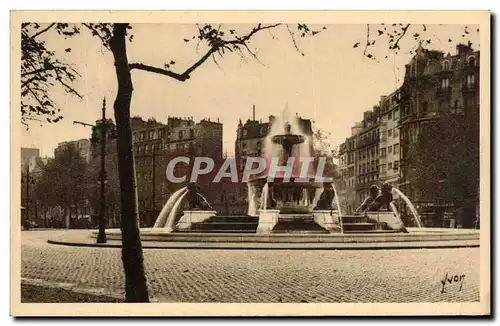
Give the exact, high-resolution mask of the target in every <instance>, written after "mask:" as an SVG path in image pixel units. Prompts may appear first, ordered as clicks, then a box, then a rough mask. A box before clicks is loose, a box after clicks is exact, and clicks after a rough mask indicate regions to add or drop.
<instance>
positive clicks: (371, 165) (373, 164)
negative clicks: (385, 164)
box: [358, 160, 378, 174]
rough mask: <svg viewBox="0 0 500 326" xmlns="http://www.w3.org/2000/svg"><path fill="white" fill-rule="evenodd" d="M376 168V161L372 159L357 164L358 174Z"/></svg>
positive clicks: (372, 170) (375, 169)
mask: <svg viewBox="0 0 500 326" xmlns="http://www.w3.org/2000/svg"><path fill="white" fill-rule="evenodd" d="M377 170H378V161H376V160H372V161H371V162H366V163H362V164H360V165H359V166H358V174H365V173H369V172H374V171H377Z"/></svg>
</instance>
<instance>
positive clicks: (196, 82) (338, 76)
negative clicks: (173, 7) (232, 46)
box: [21, 23, 479, 156]
mask: <svg viewBox="0 0 500 326" xmlns="http://www.w3.org/2000/svg"><path fill="white" fill-rule="evenodd" d="M387 24H388V25H387ZM387 24H386V25H385V26H391V24H390V23H387ZM252 26H253V25H246V24H232V25H222V27H221V28H223V29H225V30H230V29H235V30H237V31H239V32H240V33H244V32H245V31H249V30H250V29H251V28H252ZM323 26H325V27H326V28H327V29H326V30H322V32H321V33H319V34H317V35H315V36H312V37H306V38H300V37H297V38H296V42H297V46H298V48H299V49H300V52H302V53H304V54H305V55H304V56H303V55H301V53H300V52H299V51H297V50H296V48H295V46H294V43H293V41H292V39H291V37H290V34H289V32H288V30H287V28H286V27H285V26H281V27H278V28H275V29H272V30H266V31H262V32H260V33H259V34H256V35H255V36H254V38H252V40H251V43H250V48H251V49H253V50H255V53H256V54H257V57H258V60H256V59H255V58H253V57H252V56H251V55H250V54H246V55H245V56H244V57H243V58H242V57H241V56H240V55H238V54H235V53H226V54H225V55H224V57H219V56H217V57H216V60H217V63H215V62H214V61H213V60H208V61H207V62H205V63H204V64H203V65H202V66H201V67H200V68H198V69H197V70H196V71H195V72H193V73H192V74H191V79H190V80H188V81H186V82H184V83H183V82H179V81H177V80H174V79H171V78H169V77H166V76H162V75H157V74H153V73H149V72H143V71H137V70H134V71H133V72H132V80H133V84H134V92H133V96H132V104H131V115H132V116H135V115H139V116H142V117H144V118H150V117H153V118H155V119H156V120H157V121H159V122H166V120H167V117H168V116H178V117H194V119H195V120H200V119H202V118H210V119H212V120H217V118H219V119H220V121H221V122H222V123H223V124H224V125H223V130H224V131H223V146H224V151H225V152H227V153H228V154H229V155H231V154H232V153H234V141H235V140H236V128H237V124H238V121H239V119H242V121H243V122H244V121H246V120H247V119H251V117H252V106H253V105H255V107H256V118H257V119H259V120H260V119H262V120H263V121H267V120H268V116H269V115H271V114H275V115H276V114H279V113H280V112H281V111H282V110H283V109H284V108H285V106H288V110H289V111H291V112H294V113H297V114H298V115H300V116H302V117H303V118H309V119H312V120H313V122H314V125H313V126H314V128H321V129H323V130H324V131H327V132H329V133H331V141H332V145H333V147H336V146H338V145H339V144H340V143H342V142H343V141H344V140H345V138H346V137H349V136H350V133H351V126H352V125H353V124H354V123H355V122H357V121H360V120H361V119H362V116H363V112H364V111H366V110H370V109H372V108H373V106H374V105H376V104H378V102H379V100H380V96H382V95H387V94H390V93H391V92H393V91H394V90H396V89H397V87H399V86H400V85H401V83H402V79H403V78H404V65H405V64H406V63H408V61H409V60H410V59H411V56H412V54H411V53H410V51H411V50H412V49H414V48H415V47H416V46H417V42H416V41H415V40H414V38H413V37H412V35H413V34H414V33H419V34H420V35H421V37H422V38H423V39H431V44H429V45H426V46H425V47H426V48H428V49H435V50H441V51H444V52H445V53H447V52H450V53H451V54H455V52H456V50H455V45H456V44H457V43H459V42H465V43H466V42H467V41H469V40H470V41H471V42H472V43H473V47H474V48H477V49H478V48H479V44H478V41H479V33H478V32H477V26H473V25H469V26H468V30H469V31H470V33H469V34H467V35H465V36H464V37H462V35H464V27H465V25H427V26H426V31H425V32H423V29H422V26H421V25H412V26H410V29H409V30H408V33H407V35H406V36H405V37H404V38H403V39H402V40H401V42H400V45H401V51H400V52H399V53H398V54H395V53H393V52H391V51H389V50H388V43H387V39H386V38H384V35H383V36H382V37H379V38H377V37H376V33H373V32H374V31H376V30H377V29H380V27H381V26H374V25H372V27H371V31H372V34H371V35H372V38H373V39H374V40H376V41H377V42H376V44H375V45H374V46H373V47H371V49H372V50H370V53H373V55H374V56H375V58H376V60H372V59H368V58H366V57H364V56H363V48H364V47H363V44H364V43H365V42H366V34H367V26H366V24H349V25H320V26H317V25H309V27H310V28H311V29H313V30H320V29H321V27H323ZM132 32H133V34H134V39H133V41H132V42H131V43H128V45H127V51H128V58H129V62H130V63H132V62H140V63H144V64H148V65H154V66H158V67H163V66H164V64H165V63H168V62H170V61H171V60H173V61H175V64H174V65H172V66H171V69H172V70H173V71H176V72H182V71H183V70H185V69H186V67H189V66H190V65H191V64H192V63H193V62H195V61H196V60H197V59H198V58H199V57H201V56H202V55H203V54H204V51H206V47H205V46H204V45H203V44H201V45H200V46H199V48H198V49H197V46H196V42H194V41H190V42H184V41H183V39H184V38H186V39H190V38H191V37H192V36H194V35H196V33H197V32H196V25H191V24H189V25H188V24H133V25H132ZM449 39H451V40H452V42H449V41H448V40H449ZM44 40H45V41H46V46H47V47H49V48H51V49H54V50H55V51H56V53H57V55H59V56H61V58H63V59H64V60H66V61H67V62H70V63H72V64H73V65H74V68H75V69H76V70H77V71H78V72H79V73H80V75H81V77H80V78H79V80H78V81H77V82H76V84H75V87H76V89H77V90H78V91H79V92H80V94H82V95H83V98H82V99H79V98H77V97H74V96H71V95H68V94H65V93H64V91H63V90H62V89H59V88H55V89H53V90H51V92H52V94H51V96H52V98H53V99H54V100H55V102H56V103H57V104H58V105H59V106H60V107H61V109H62V112H61V113H62V115H63V116H64V119H63V120H61V121H60V122H58V123H57V124H48V123H39V122H37V121H32V122H31V124H30V127H29V129H28V130H26V128H24V127H22V132H21V139H22V146H23V147H36V148H39V149H40V152H41V155H42V156H53V155H54V154H53V153H54V149H55V148H56V147H57V144H58V143H59V142H63V141H69V140H77V139H81V138H89V137H90V130H89V128H88V127H84V126H81V125H74V124H73V121H75V120H77V121H82V122H88V123H94V122H95V121H96V120H97V119H100V114H101V105H102V99H103V97H106V100H107V103H108V111H107V114H108V116H111V117H113V110H112V103H113V101H114V98H115V96H116V89H117V83H116V76H115V75H114V65H113V58H112V55H111V53H110V52H108V51H107V50H106V49H104V48H103V47H102V46H101V45H100V43H99V41H98V40H97V39H95V38H93V37H92V36H91V35H90V34H89V33H87V32H86V31H85V30H83V29H82V34H80V35H78V36H75V37H73V38H71V39H64V38H62V37H60V36H59V35H57V34H56V33H50V32H49V33H46V34H45V36H44ZM357 42H360V44H361V45H360V46H359V47H357V48H353V45H354V44H356V43H357ZM68 47H70V48H71V52H69V53H67V52H66V51H64V49H66V48H68ZM386 55H387V58H385V56H386Z"/></svg>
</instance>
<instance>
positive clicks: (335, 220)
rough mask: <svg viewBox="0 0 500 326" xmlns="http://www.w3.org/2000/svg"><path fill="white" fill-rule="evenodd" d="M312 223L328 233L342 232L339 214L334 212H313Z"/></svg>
mask: <svg viewBox="0 0 500 326" xmlns="http://www.w3.org/2000/svg"><path fill="white" fill-rule="evenodd" d="M312 214H313V218H314V222H315V223H316V224H318V225H319V226H321V227H322V228H324V229H325V230H327V231H330V232H342V227H341V225H340V218H339V212H338V211H334V210H314V211H313V212H312Z"/></svg>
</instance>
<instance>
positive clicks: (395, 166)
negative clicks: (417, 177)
mask: <svg viewBox="0 0 500 326" xmlns="http://www.w3.org/2000/svg"><path fill="white" fill-rule="evenodd" d="M398 169H399V161H398V160H396V161H394V162H389V163H387V164H381V165H380V172H386V171H391V170H393V171H397V170H398Z"/></svg>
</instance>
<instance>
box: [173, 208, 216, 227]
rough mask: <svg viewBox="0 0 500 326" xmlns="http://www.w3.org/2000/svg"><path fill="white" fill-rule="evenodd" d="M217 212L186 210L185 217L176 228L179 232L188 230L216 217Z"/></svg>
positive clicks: (183, 216)
mask: <svg viewBox="0 0 500 326" xmlns="http://www.w3.org/2000/svg"><path fill="white" fill-rule="evenodd" d="M216 214H217V212H216V211H205V210H192V211H190V210H185V211H184V215H182V217H181V218H180V220H179V222H178V223H177V225H176V226H175V228H176V229H177V230H187V229H189V228H191V226H192V225H193V224H195V223H202V222H205V221H206V220H208V219H209V218H211V217H212V216H215V215H216Z"/></svg>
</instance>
